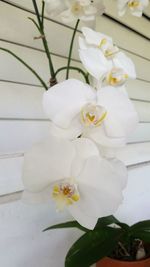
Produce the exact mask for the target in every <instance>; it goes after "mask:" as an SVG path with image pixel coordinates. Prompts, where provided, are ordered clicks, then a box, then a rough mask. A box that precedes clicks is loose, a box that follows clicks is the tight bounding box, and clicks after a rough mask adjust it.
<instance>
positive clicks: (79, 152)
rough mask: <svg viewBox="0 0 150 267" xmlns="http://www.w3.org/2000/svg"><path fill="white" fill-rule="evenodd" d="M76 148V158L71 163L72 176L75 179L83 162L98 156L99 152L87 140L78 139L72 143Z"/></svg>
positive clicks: (93, 144) (92, 143)
mask: <svg viewBox="0 0 150 267" xmlns="http://www.w3.org/2000/svg"><path fill="white" fill-rule="evenodd" d="M73 144H74V146H75V148H76V157H75V158H74V160H73V163H72V176H73V177H77V176H78V175H79V173H80V171H81V170H82V168H83V166H84V164H85V161H86V160H87V159H88V158H89V157H92V156H99V157H100V154H99V150H98V148H97V146H96V145H95V143H94V142H92V141H91V140H89V139H87V138H78V139H76V140H74V141H73Z"/></svg>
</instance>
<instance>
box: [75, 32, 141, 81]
mask: <svg viewBox="0 0 150 267" xmlns="http://www.w3.org/2000/svg"><path fill="white" fill-rule="evenodd" d="M82 32H83V35H84V38H81V37H80V38H79V47H80V49H79V56H80V59H81V61H82V63H83V65H84V67H85V69H86V70H87V71H88V72H89V73H90V74H91V75H92V76H93V77H94V78H95V79H96V80H97V81H99V82H100V83H102V82H104V83H105V84H106V85H111V86H120V85H123V84H125V82H126V81H127V79H129V78H130V79H135V78H136V72H135V67H134V64H133V62H132V60H131V59H130V58H129V57H127V56H126V55H125V54H124V53H123V52H121V51H119V48H118V47H117V46H116V45H114V44H113V41H112V38H110V37H108V36H107V35H104V34H101V33H99V32H96V31H93V30H92V29H90V28H87V27H83V28H82Z"/></svg>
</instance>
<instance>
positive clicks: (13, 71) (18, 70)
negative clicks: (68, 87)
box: [0, 41, 82, 84]
mask: <svg viewBox="0 0 150 267" xmlns="http://www.w3.org/2000/svg"><path fill="white" fill-rule="evenodd" d="M0 46H2V47H4V48H6V49H9V50H11V51H12V52H14V53H15V54H17V55H18V56H19V57H21V58H22V59H23V60H24V61H25V62H26V63H27V64H29V65H30V66H31V67H32V68H33V69H35V71H36V72H37V73H38V74H40V76H41V78H43V80H44V81H45V83H46V84H48V82H49V79H50V75H49V69H48V62H47V58H46V55H45V54H44V53H43V52H39V51H36V50H32V49H28V48H24V47H20V46H17V45H13V44H8V43H4V42H1V41H0ZM52 59H53V63H54V68H55V70H56V69H58V68H60V67H64V66H66V64H67V61H66V59H65V58H60V57H58V56H52ZM0 62H1V64H2V65H1V71H0V80H11V81H17V82H24V83H31V84H40V82H39V81H38V80H37V78H36V77H35V76H34V75H33V74H32V73H31V72H30V71H29V70H28V69H27V68H26V67H25V66H24V65H22V63H20V62H19V61H18V60H16V59H15V58H14V57H13V56H11V55H10V54H8V53H6V52H4V51H1V50H0ZM73 66H75V67H77V66H80V63H78V62H73ZM64 75H65V72H62V74H61V75H59V76H58V79H59V77H60V79H59V80H62V78H63V77H64ZM70 76H72V77H76V78H80V79H82V75H81V74H80V75H79V74H78V72H76V71H71V75H70Z"/></svg>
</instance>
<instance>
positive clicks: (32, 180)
mask: <svg viewBox="0 0 150 267" xmlns="http://www.w3.org/2000/svg"><path fill="white" fill-rule="evenodd" d="M74 156H75V148H74V146H73V144H72V143H71V142H70V141H68V140H65V139H61V138H56V137H54V136H50V137H49V138H48V139H47V140H45V141H44V142H42V143H38V144H36V145H34V146H33V147H32V149H31V150H30V151H28V152H27V153H25V158H24V166H23V183H24V185H25V188H26V189H27V190H29V191H33V192H38V191H42V190H44V189H45V188H46V187H47V186H49V185H50V183H52V182H53V181H55V180H59V179H62V178H65V177H70V173H71V164H72V160H73V158H74Z"/></svg>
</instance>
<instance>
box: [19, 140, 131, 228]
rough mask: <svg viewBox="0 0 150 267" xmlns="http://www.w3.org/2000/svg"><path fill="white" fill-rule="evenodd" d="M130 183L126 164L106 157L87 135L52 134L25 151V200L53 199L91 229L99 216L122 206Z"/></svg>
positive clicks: (33, 201) (57, 206) (39, 201)
mask: <svg viewBox="0 0 150 267" xmlns="http://www.w3.org/2000/svg"><path fill="white" fill-rule="evenodd" d="M126 182H127V171H126V168H125V166H124V164H123V163H122V162H120V161H118V160H116V159H114V160H110V161H108V160H106V159H103V158H102V157H101V156H100V154H99V151H98V149H97V147H96V146H95V144H94V143H93V142H92V141H90V140H88V139H86V138H79V139H76V140H75V141H72V142H71V141H69V140H66V139H61V138H56V137H54V136H50V137H49V138H48V139H47V140H45V141H44V142H42V143H39V144H36V145H34V146H33V147H32V149H31V150H30V151H28V152H26V153H25V159H24V167H23V183H24V186H25V191H24V194H23V199H24V200H26V201H27V202H30V203H31V202H32V203H41V202H43V201H44V202H45V201H49V200H53V201H54V202H55V204H56V209H57V210H60V211H62V210H63V209H64V208H67V209H68V211H69V212H70V213H71V215H72V216H73V217H74V218H75V220H77V221H78V222H79V223H80V224H81V225H83V226H84V227H86V228H89V229H93V228H94V227H95V225H96V223H97V220H98V218H100V217H103V216H107V215H110V214H113V213H114V212H115V211H116V210H117V209H118V206H119V205H120V203H121V202H122V190H123V189H124V187H125V185H126Z"/></svg>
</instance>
